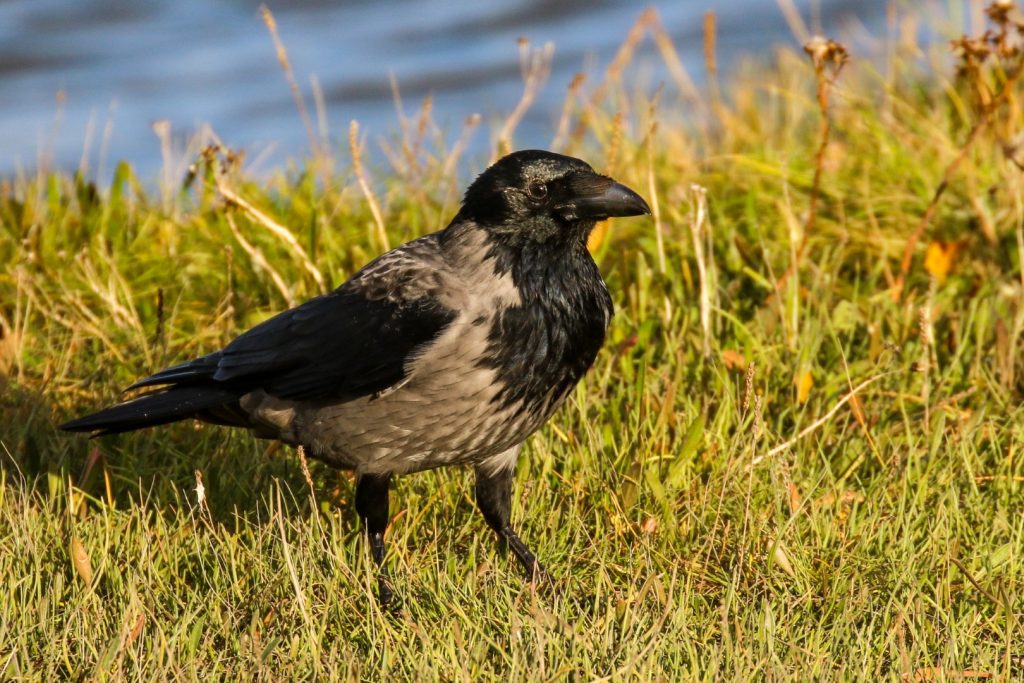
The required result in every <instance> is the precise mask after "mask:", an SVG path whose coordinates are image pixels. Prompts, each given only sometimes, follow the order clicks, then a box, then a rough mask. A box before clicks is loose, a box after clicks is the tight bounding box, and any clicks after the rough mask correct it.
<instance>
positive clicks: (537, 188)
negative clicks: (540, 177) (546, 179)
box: [526, 181, 548, 200]
mask: <svg viewBox="0 0 1024 683" xmlns="http://www.w3.org/2000/svg"><path fill="white" fill-rule="evenodd" d="M526 191H527V192H529V193H530V197H532V198H533V199H537V200H540V199H545V198H547V196H548V186H547V185H545V184H544V183H542V182H539V181H534V182H532V183H530V186H529V187H527V188H526Z"/></svg>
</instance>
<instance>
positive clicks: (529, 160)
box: [459, 150, 651, 244]
mask: <svg viewBox="0 0 1024 683" xmlns="http://www.w3.org/2000/svg"><path fill="white" fill-rule="evenodd" d="M650 212H651V210H650V208H649V207H648V206H647V202H645V201H644V200H643V198H642V197H641V196H640V195H638V194H637V193H636V192H633V190H631V189H629V188H628V187H626V186H625V185H620V184H619V183H617V182H615V181H614V180H612V179H611V178H609V177H607V176H603V175H600V174H599V173H596V172H595V171H594V169H593V168H591V167H590V165H589V164H587V163H586V162H584V161H580V160H579V159H574V158H573V157H567V156H564V155H562V154H554V153H553V152H545V151H542V150H524V151H521V152H514V153H513V154H509V155H508V156H506V157H502V158H501V159H499V160H498V161H497V162H496V163H495V164H494V165H493V166H491V167H490V168H488V169H487V170H486V171H484V172H483V173H482V174H480V177H479V178H477V179H476V181H474V182H473V184H472V185H470V186H469V189H468V190H466V197H465V199H464V200H463V203H462V210H461V211H460V212H459V217H460V218H462V219H469V220H472V221H474V222H476V223H477V224H478V225H479V226H481V227H482V228H484V229H485V230H487V231H489V232H490V233H492V234H493V235H495V236H498V237H499V238H500V239H502V240H503V241H506V242H511V243H520V244H524V243H529V242H533V243H545V242H552V243H553V242H562V243H575V244H583V243H584V242H585V240H586V236H587V234H588V233H589V232H590V230H591V229H592V228H593V227H594V224H595V223H596V222H597V221H600V220H604V219H606V218H609V217H611V216H639V215H641V214H647V213H650Z"/></svg>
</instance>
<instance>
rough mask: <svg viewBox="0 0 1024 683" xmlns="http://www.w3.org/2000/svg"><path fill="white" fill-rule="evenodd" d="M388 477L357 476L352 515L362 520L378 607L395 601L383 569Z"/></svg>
mask: <svg viewBox="0 0 1024 683" xmlns="http://www.w3.org/2000/svg"><path fill="white" fill-rule="evenodd" d="M390 482H391V475H390V474H361V475H359V481H358V482H357V483H356V511H357V512H358V513H359V516H360V517H361V518H362V520H363V527H364V528H365V529H366V537H367V538H368V539H369V541H370V552H371V553H372V554H373V561H374V562H375V563H376V564H377V569H378V571H379V573H378V574H377V590H378V593H377V597H378V600H380V604H381V606H382V607H387V606H388V605H389V604H390V603H391V601H392V600H394V598H395V592H394V590H393V589H392V587H391V580H390V579H389V578H388V570H387V568H386V567H385V566H384V530H385V529H387V527H388V519H389V518H390V517H389V515H388V485H389V484H390Z"/></svg>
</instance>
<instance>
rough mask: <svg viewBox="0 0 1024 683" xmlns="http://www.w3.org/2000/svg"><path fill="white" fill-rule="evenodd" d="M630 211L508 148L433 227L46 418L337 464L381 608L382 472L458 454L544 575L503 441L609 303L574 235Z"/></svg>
mask: <svg viewBox="0 0 1024 683" xmlns="http://www.w3.org/2000/svg"><path fill="white" fill-rule="evenodd" d="M648 213H650V209H649V208H648V206H647V203H646V202H645V201H644V200H643V199H642V198H641V197H640V196H639V195H638V194H637V193H635V192H633V191H632V190H630V189H629V188H627V187H625V186H624V185H620V184H619V183H617V182H615V181H613V180H612V179H611V178H608V177H607V176H604V175H600V174H598V173H596V172H595V171H594V169H593V168H591V167H590V166H589V165H588V164H587V163H585V162H583V161H580V160H579V159H574V158H572V157H568V156H563V155H560V154H554V153H551V152H546V151H540V150H526V151H520V152H515V153H513V154H510V155H508V156H506V157H504V158H502V159H500V160H499V161H497V162H496V163H495V164H494V165H492V166H491V167H490V168H488V169H487V170H486V171H484V172H483V173H482V174H481V175H480V176H479V177H478V178H477V179H476V180H475V181H474V182H473V183H472V185H470V187H469V189H468V190H467V191H466V195H465V198H464V200H463V203H462V207H461V209H460V210H459V212H458V214H457V215H456V216H455V218H454V219H453V220H452V222H451V224H450V225H448V227H447V228H445V229H444V230H441V231H440V232H436V233H433V234H430V235H426V236H425V237H421V238H419V239H416V240H413V241H411V242H409V243H407V244H404V245H402V246H400V247H398V248H396V249H394V250H392V251H389V252H388V253H386V254H384V255H382V256H380V257H378V258H377V259H375V260H374V261H372V262H370V263H369V264H367V265H366V266H365V267H364V268H363V269H362V270H360V271H359V272H357V273H356V274H355V275H353V276H352V278H350V279H349V280H348V281H347V282H345V284H343V285H341V286H340V287H339V288H338V289H336V290H334V291H333V292H331V293H329V294H325V295H323V296H319V297H316V298H314V299H311V300H309V301H307V302H305V303H304V304H302V305H300V306H297V307H295V308H292V309H290V310H287V311H285V312H283V313H280V314H279V315H276V316H274V317H273V318H270V319H269V320H267V321H266V322H263V323H261V324H259V325H257V326H256V327H254V328H252V329H251V330H249V331H248V332H245V333H244V334H242V335H241V336H239V337H238V338H236V339H235V340H234V341H232V342H231V343H230V344H228V345H227V346H226V347H224V348H223V349H222V350H220V351H216V352H214V353H211V354H209V355H206V356H203V357H201V358H197V359H195V360H191V361H188V362H186V363H181V364H180V365H175V366H173V367H170V368H167V369H166V370H162V371H161V372H158V373H156V374H155V375H152V376H151V377H147V378H146V379H143V380H141V381H139V382H136V383H135V384H133V385H132V386H131V387H129V389H144V390H145V392H144V393H142V394H141V395H139V396H137V397H135V398H132V399H130V400H127V401H124V402H122V403H118V404H116V405H114V406H111V407H109V408H106V409H104V410H101V411H99V412H97V413H94V414H92V415H87V416H85V417H82V418H79V419H77V420H73V421H71V422H68V423H66V424H63V425H61V429H64V430H67V431H75V432H91V433H92V434H93V435H95V436H102V435H106V434H116V433H120V432H127V431H132V430H135V429H141V428H143V427H151V426H154V425H160V424H166V423H169V422H176V421H178V420H187V419H199V420H203V421H206V422H212V423H215V424H221V425H232V426H238V427H245V428H247V429H249V430H251V431H252V432H253V433H254V434H255V435H256V436H257V437H261V438H269V439H278V440H280V441H283V442H284V443H287V444H290V445H293V446H302V447H303V448H304V449H305V451H306V452H307V453H308V454H309V455H310V456H311V457H313V458H316V459H318V460H321V461H323V462H325V463H327V464H328V465H331V466H333V467H336V468H340V469H347V470H354V471H355V472H356V474H357V484H356V496H355V507H356V510H357V512H358V513H359V516H360V517H361V518H362V520H363V524H364V526H365V528H366V533H367V535H368V537H369V541H370V545H371V550H372V555H373V558H374V561H375V562H376V563H377V565H378V567H379V568H380V579H379V599H380V601H381V603H382V604H387V603H389V602H390V601H391V599H392V598H393V592H392V589H391V586H390V581H389V579H388V577H387V574H386V570H385V568H384V566H383V562H384V531H385V528H386V527H387V524H388V520H389V513H388V488H389V484H390V480H391V477H392V476H393V475H396V474H406V473H409V472H419V471H421V470H428V469H431V468H434V467H443V466H447V465H458V464H471V465H473V466H474V467H475V469H476V501H477V505H478V506H479V508H480V511H481V512H482V513H483V516H484V518H485V519H486V521H487V523H488V525H489V526H490V527H491V528H492V529H493V530H494V531H495V532H496V533H497V534H498V535H499V537H501V538H502V539H503V540H504V541H505V542H507V544H508V547H509V548H511V550H512V552H513V553H514V554H515V556H516V558H517V559H518V560H519V562H520V563H521V564H522V566H523V567H524V569H525V570H526V572H527V573H528V574H529V575H530V576H532V577H534V578H538V577H545V576H546V574H545V572H544V570H543V568H542V567H541V565H540V564H539V563H538V562H537V559H536V557H535V556H534V555H533V553H532V552H530V550H529V548H527V546H526V544H525V543H523V542H522V541H521V540H520V539H519V537H518V536H517V535H516V533H515V531H513V529H512V526H511V524H510V521H509V512H510V507H511V506H510V500H511V495H512V478H513V472H514V469H515V464H516V459H517V457H518V454H519V448H520V446H521V445H522V443H523V441H524V440H525V439H526V438H527V437H528V436H529V435H530V434H532V433H533V432H535V431H536V430H537V429H538V428H539V427H540V426H541V425H543V424H544V422H546V421H547V419H548V418H549V417H551V414H552V413H554V412H555V410H557V409H558V407H559V406H560V405H561V404H562V402H563V401H565V398H566V397H567V396H568V395H569V392H570V391H571V390H572V389H573V387H574V386H575V385H576V383H577V382H578V381H579V380H580V378H581V377H583V375H584V373H586V371H587V370H588V368H590V366H591V364H592V363H593V362H594V358H595V357H596V355H597V352H598V350H599V349H600V348H601V345H602V343H603V342H604V337H605V330H606V329H607V327H608V321H609V319H610V318H611V315H612V301H611V297H610V296H609V295H608V290H607V288H606V287H605V283H604V280H602V279H601V274H600V272H599V271H598V269H597V265H596V264H595V263H594V260H593V259H592V258H591V257H590V254H589V252H588V251H587V237H588V235H589V234H590V232H591V230H592V229H593V227H594V225H595V223H596V222H597V221H601V220H604V219H606V218H609V217H611V216H637V215H641V214H648Z"/></svg>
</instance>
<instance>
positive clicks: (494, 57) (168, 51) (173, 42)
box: [0, 0, 886, 180]
mask: <svg viewBox="0 0 1024 683" xmlns="http://www.w3.org/2000/svg"><path fill="white" fill-rule="evenodd" d="M259 4H260V3H259V2H257V1H255V0H178V1H176V2H157V1H155V0H94V1H76V0H0V175H10V174H11V173H14V172H19V171H22V172H30V171H32V170H34V169H35V168H37V166H39V165H40V164H42V165H44V166H52V167H58V168H65V169H75V168H78V167H79V165H80V164H82V163H83V160H84V162H85V164H86V166H87V168H88V173H89V175H90V176H92V177H97V178H99V179H101V180H106V179H109V175H110V173H111V171H112V169H113V167H114V164H115V163H116V161H117V160H120V159H125V160H127V161H129V162H131V163H132V164H133V165H135V166H136V167H137V169H139V170H140V172H141V174H142V175H143V176H144V177H150V178H155V177H156V175H157V174H158V173H159V172H160V169H161V168H162V165H163V161H162V155H161V147H160V143H159V140H158V139H157V137H156V135H155V134H154V132H153V129H152V124H153V122H155V121H158V120H164V121H167V122H169V123H170V126H171V130H172V134H173V141H174V144H173V146H172V147H173V149H172V155H171V156H172V159H173V160H174V161H175V162H176V163H180V162H181V161H182V160H183V159H185V161H186V162H187V159H186V157H187V154H188V152H187V150H186V147H185V141H186V140H187V139H188V138H189V137H190V136H192V135H194V133H195V132H196V131H197V130H198V129H199V128H200V127H201V126H202V125H203V124H209V125H210V126H212V128H213V130H214V131H216V133H217V135H218V136H219V137H220V138H221V139H222V140H223V141H224V142H225V143H226V144H228V145H230V146H232V147H239V148H244V149H246V151H247V158H248V159H249V160H250V161H253V160H258V162H257V163H256V166H257V168H256V169H255V170H257V171H258V170H259V169H260V168H262V169H264V170H266V169H267V168H270V167H273V166H274V165H276V164H279V163H281V162H282V161H283V160H284V159H287V158H289V157H296V156H301V155H303V154H304V153H306V152H307V151H308V141H307V136H306V131H305V128H304V127H303V124H302V121H301V119H300V117H299V116H298V114H297V113H296V109H295V105H294V103H293V100H292V97H291V94H290V91H289V89H288V86H287V83H286V82H285V80H284V76H283V75H282V72H281V69H280V67H279V65H278V62H277V58H276V56H275V52H274V47H273V43H272V42H271V39H270V37H269V35H268V32H267V30H266V28H265V26H264V25H263V22H262V20H261V19H260V14H259V9H258V8H259ZM268 4H269V6H270V8H271V10H272V11H273V12H274V15H275V17H276V19H277V23H278V27H279V30H280V34H281V37H282V39H283V41H284V43H285V46H286V48H287V50H288V55H289V58H290V60H291V63H292V66H293V68H294V70H295V74H296V76H297V78H298V80H299V83H300V86H301V87H302V90H303V92H304V94H305V95H306V98H307V102H308V104H309V107H310V110H311V113H313V115H314V116H315V112H312V109H313V103H312V98H311V96H310V93H311V88H310V77H311V76H315V77H316V78H317V79H318V81H319V83H320V85H321V87H322V89H323V92H324V95H325V101H326V112H327V119H326V121H327V125H328V128H329V131H330V135H331V140H332V142H333V144H335V145H339V146H343V145H345V144H347V143H346V138H347V132H348V126H349V121H350V120H352V119H357V120H358V121H359V122H360V128H361V131H362V133H363V135H364V137H365V139H367V140H368V141H369V143H370V146H371V147H374V146H375V140H377V139H379V138H382V137H388V136H393V135H394V134H395V132H396V131H397V129H398V117H397V114H396V112H395V106H394V102H393V99H392V93H391V87H390V84H389V79H390V77H391V76H392V75H393V76H394V78H395V79H396V80H397V82H398V85H399V88H400V91H401V94H402V97H403V100H404V103H405V107H406V109H407V110H410V111H414V110H415V109H416V107H418V105H419V103H420V101H421V100H422V99H423V98H424V97H425V96H426V95H428V94H431V95H432V96H433V98H434V101H433V105H434V109H433V110H434V118H435V120H436V121H437V122H438V124H439V125H440V126H441V127H442V128H443V129H445V130H448V131H450V138H454V137H455V136H457V134H458V133H459V131H460V129H461V126H462V122H463V121H464V120H465V118H466V117H467V116H469V115H470V114H474V113H478V114H480V115H481V116H482V117H483V119H482V120H483V123H482V125H481V126H480V128H479V129H478V130H477V132H476V133H475V144H477V145H486V144H487V142H488V141H489V140H490V138H491V137H492V136H493V133H494V130H493V126H492V124H493V123H494V122H495V121H496V120H497V119H498V118H499V117H500V116H501V115H503V114H507V113H508V112H509V111H511V109H512V108H513V107H514V106H515V104H516V102H517V101H518V100H519V97H520V94H521V92H522V81H521V79H520V74H519V64H518V48H517V39H519V38H520V37H526V38H528V39H529V40H530V41H531V43H532V44H534V45H540V44H543V43H544V42H547V41H552V42H554V44H555V57H554V67H553V70H552V75H551V78H550V80H549V81H548V83H547V86H546V87H545V88H544V90H543V91H542V93H541V95H540V97H539V98H538V100H537V102H536V103H535V104H534V106H533V108H532V109H531V110H530V113H529V115H528V116H527V117H526V118H525V120H524V121H523V124H522V126H521V127H520V128H519V130H518V131H517V134H516V146H519V147H526V146H544V145H546V144H547V143H548V142H550V140H551V138H552V136H553V134H554V130H555V124H556V120H557V117H558V114H559V112H560V109H561V103H562V100H563V98H564V96H565V88H566V86H567V85H568V83H569V82H570V81H571V80H572V78H573V75H574V74H575V73H576V72H579V71H584V72H587V73H589V74H591V75H592V76H593V77H595V78H596V77H597V75H598V74H599V73H600V70H601V69H602V68H603V67H604V66H606V65H607V64H608V62H609V61H610V60H611V59H612V57H613V56H614V54H615V51H616V49H617V48H618V46H619V45H620V44H621V42H622V40H623V39H624V38H625V36H626V33H627V31H628V29H629V27H630V26H631V25H632V24H633V22H634V21H635V20H636V19H637V17H638V16H639V15H640V13H641V12H642V10H643V8H644V7H645V6H654V7H656V8H657V10H658V12H659V13H660V15H661V18H662V21H663V23H664V25H665V27H666V29H667V31H668V32H669V34H670V35H671V36H672V38H673V39H674V42H675V44H676V47H677V49H678V50H679V51H680V55H681V57H682V59H683V62H684V64H685V66H686V67H687V69H689V71H690V73H691V74H692V75H693V76H694V77H695V78H697V79H699V78H700V76H701V74H702V73H703V70H704V67H703V53H702V51H703V47H702V39H701V34H702V28H701V27H702V22H703V16H704V13H705V12H706V11H707V10H709V9H714V10H715V12H716V13H717V17H718V26H719V31H718V51H719V59H720V62H721V63H722V64H723V65H724V66H725V67H726V68H727V67H728V65H729V64H731V63H733V62H734V61H735V60H736V59H737V58H738V57H739V56H741V55H744V54H746V55H754V56H762V57H765V58H766V57H767V55H768V54H769V50H770V48H771V46H772V45H775V44H790V45H793V46H796V45H797V43H798V41H797V39H796V38H794V37H793V35H792V32H791V31H790V29H789V27H788V26H787V24H786V21H785V19H784V17H783V15H782V13H781V11H780V10H779V9H778V5H777V4H776V2H775V0H718V1H717V2H716V1H714V0H676V1H675V2H670V1H667V0H663V1H656V2H653V3H645V4H640V3H632V2H614V1H611V0H563V1H561V2H550V1H547V2H545V1H544V0H504V1H502V2H490V1H485V0H479V1H477V2H450V1H445V0H421V1H414V0H402V1H396V2H382V1H380V0H377V1H370V0H354V1H349V2H344V3H331V2H328V1H327V0H290V1H289V2H283V1H280V0H279V1H277V2H274V1H271V2H269V3H268ZM795 4H796V5H797V7H798V8H799V9H800V10H801V13H802V14H803V17H804V19H805V21H807V22H808V23H810V24H812V26H813V25H814V23H815V22H817V23H818V27H819V28H820V29H822V30H824V31H826V32H828V33H829V34H840V33H842V32H843V31H844V30H851V27H854V28H855V27H858V26H866V27H868V29H869V30H873V31H876V32H877V31H880V30H882V27H883V26H884V11H885V4H886V3H885V0H818V1H817V2H814V1H813V0H797V1H796V3H795ZM644 45H645V46H644V48H643V49H641V50H640V52H639V54H638V56H637V59H636V64H637V65H638V66H637V67H636V73H638V74H639V73H653V74H655V76H657V74H658V69H659V67H658V64H659V58H658V56H657V53H656V51H655V49H654V48H653V46H652V45H651V43H650V41H646V42H645V44H644ZM645 65H647V66H648V68H647V69H646V70H645ZM654 85H656V83H655V84H654ZM480 148H481V149H482V147H480Z"/></svg>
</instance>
